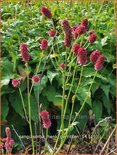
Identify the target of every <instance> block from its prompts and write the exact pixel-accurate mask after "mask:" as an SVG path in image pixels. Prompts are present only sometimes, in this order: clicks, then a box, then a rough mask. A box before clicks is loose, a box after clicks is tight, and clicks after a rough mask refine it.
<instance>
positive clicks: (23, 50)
mask: <svg viewBox="0 0 117 155" xmlns="http://www.w3.org/2000/svg"><path fill="white" fill-rule="evenodd" d="M20 52H21V56H22V60H23V61H24V62H28V61H29V60H30V55H29V51H28V46H27V44H25V43H22V44H20Z"/></svg>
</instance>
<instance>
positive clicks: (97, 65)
mask: <svg viewBox="0 0 117 155" xmlns="http://www.w3.org/2000/svg"><path fill="white" fill-rule="evenodd" d="M105 59H106V58H105V56H104V55H100V56H99V57H98V59H97V61H96V63H95V65H94V68H95V70H97V71H99V70H101V69H102V68H103V65H104V61H105Z"/></svg>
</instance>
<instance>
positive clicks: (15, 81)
mask: <svg viewBox="0 0 117 155" xmlns="http://www.w3.org/2000/svg"><path fill="white" fill-rule="evenodd" d="M12 85H13V87H15V88H17V87H18V86H19V85H20V81H19V80H18V79H13V80H12Z"/></svg>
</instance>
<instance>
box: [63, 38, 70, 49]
mask: <svg viewBox="0 0 117 155" xmlns="http://www.w3.org/2000/svg"><path fill="white" fill-rule="evenodd" d="M64 46H66V47H68V48H69V47H70V46H71V38H69V37H65V38H64Z"/></svg>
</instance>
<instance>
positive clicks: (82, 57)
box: [77, 48, 87, 65]
mask: <svg viewBox="0 0 117 155" xmlns="http://www.w3.org/2000/svg"><path fill="white" fill-rule="evenodd" d="M77 60H78V63H79V64H81V65H85V64H86V62H87V51H86V50H85V49H84V48H79V49H78V59H77Z"/></svg>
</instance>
